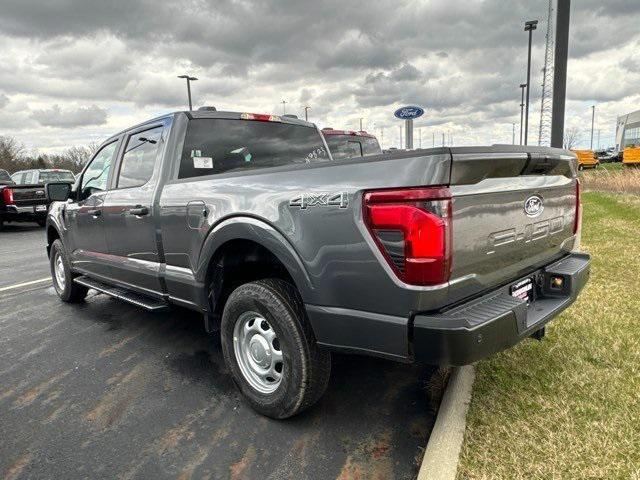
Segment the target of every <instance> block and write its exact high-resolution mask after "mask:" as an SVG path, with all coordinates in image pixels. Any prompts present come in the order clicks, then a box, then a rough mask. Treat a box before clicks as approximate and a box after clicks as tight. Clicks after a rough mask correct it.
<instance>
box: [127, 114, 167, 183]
mask: <svg viewBox="0 0 640 480" xmlns="http://www.w3.org/2000/svg"><path fill="white" fill-rule="evenodd" d="M163 128H164V127H162V126H160V127H155V128H152V129H149V130H145V131H143V132H139V133H135V134H133V135H131V136H129V139H128V140H127V146H126V148H125V151H124V156H123V157H122V165H121V166H120V173H119V175H118V183H117V185H118V188H130V187H140V186H142V185H144V184H145V183H147V182H148V181H149V179H151V175H152V174H153V168H154V167H155V165H156V157H157V156H158V148H159V147H160V138H161V137H162V129H163Z"/></svg>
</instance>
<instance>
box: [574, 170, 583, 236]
mask: <svg viewBox="0 0 640 480" xmlns="http://www.w3.org/2000/svg"><path fill="white" fill-rule="evenodd" d="M581 227H582V202H581V201H580V180H578V179H577V178H576V218H575V219H574V220H573V234H574V235H576V234H577V233H578V232H579V231H580V228H581Z"/></svg>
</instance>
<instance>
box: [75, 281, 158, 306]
mask: <svg viewBox="0 0 640 480" xmlns="http://www.w3.org/2000/svg"><path fill="white" fill-rule="evenodd" d="M73 281H74V282H76V283H77V284H79V285H83V286H85V287H87V288H92V289H94V290H97V291H99V292H101V293H106V294H107V295H109V296H111V297H115V298H117V299H119V300H123V301H125V302H127V303H131V304H133V305H136V306H138V307H142V308H144V309H145V310H148V311H150V312H157V311H158V310H163V309H165V308H167V307H168V306H169V304H168V303H167V302H165V301H163V300H158V299H155V298H151V297H147V296H145V295H140V294H139V293H135V292H132V291H131V290H126V289H124V288H119V287H114V286H113V285H109V284H107V283H103V282H100V281H99V280H95V279H93V278H89V277H87V276H85V275H83V276H81V277H76V278H74V279H73Z"/></svg>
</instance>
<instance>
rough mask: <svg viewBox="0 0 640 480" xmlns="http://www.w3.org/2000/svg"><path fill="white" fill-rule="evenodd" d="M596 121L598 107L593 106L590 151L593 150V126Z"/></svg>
mask: <svg viewBox="0 0 640 480" xmlns="http://www.w3.org/2000/svg"><path fill="white" fill-rule="evenodd" d="M595 119H596V106H595V105H591V147H590V148H589V150H593V124H594V122H595Z"/></svg>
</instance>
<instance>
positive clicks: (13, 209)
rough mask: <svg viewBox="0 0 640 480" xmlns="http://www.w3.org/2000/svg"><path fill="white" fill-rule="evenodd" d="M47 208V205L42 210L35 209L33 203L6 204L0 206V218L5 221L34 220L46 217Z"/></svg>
mask: <svg viewBox="0 0 640 480" xmlns="http://www.w3.org/2000/svg"><path fill="white" fill-rule="evenodd" d="M45 207H46V205H45ZM47 210H48V207H46V209H45V210H43V211H36V210H35V206H34V205H25V206H22V205H6V206H3V207H0V219H2V220H4V221H5V222H35V221H38V220H44V219H46V218H47Z"/></svg>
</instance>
